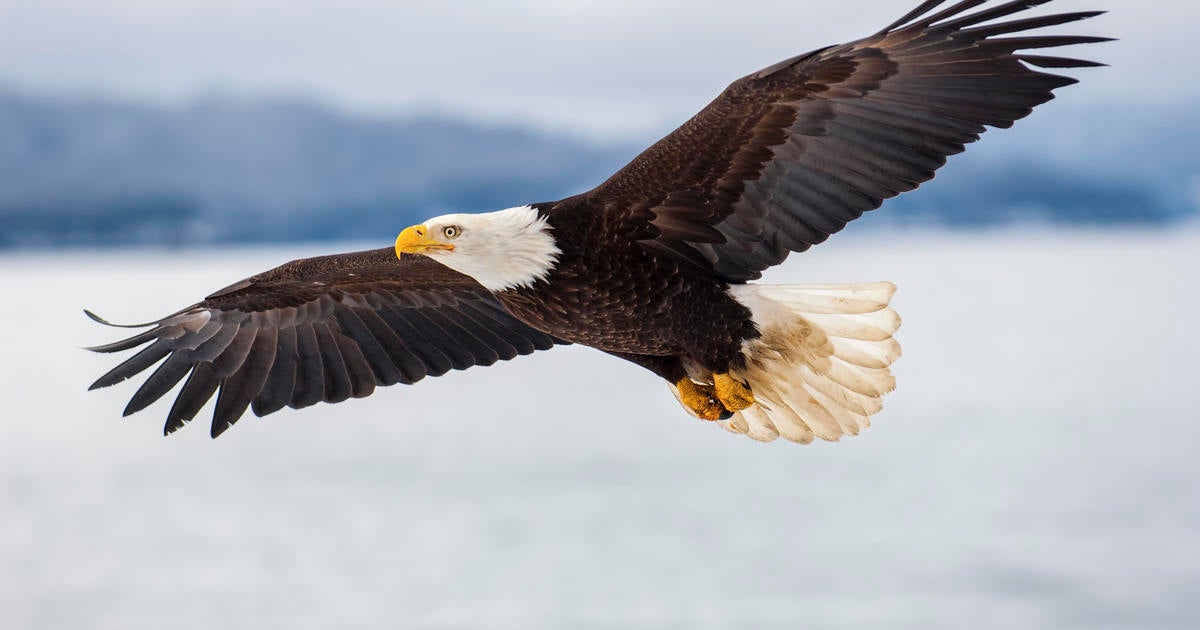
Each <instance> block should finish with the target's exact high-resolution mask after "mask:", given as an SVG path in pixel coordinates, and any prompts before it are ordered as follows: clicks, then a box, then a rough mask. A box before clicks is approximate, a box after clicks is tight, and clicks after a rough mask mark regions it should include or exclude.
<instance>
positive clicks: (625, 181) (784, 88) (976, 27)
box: [576, 0, 1107, 282]
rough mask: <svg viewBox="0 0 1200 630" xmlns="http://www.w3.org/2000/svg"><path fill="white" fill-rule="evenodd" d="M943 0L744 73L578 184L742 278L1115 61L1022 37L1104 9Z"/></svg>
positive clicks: (603, 207) (704, 266)
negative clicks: (677, 123) (1042, 9)
mask: <svg viewBox="0 0 1200 630" xmlns="http://www.w3.org/2000/svg"><path fill="white" fill-rule="evenodd" d="M945 2H946V0H929V1H927V2H924V3H923V4H921V5H920V6H919V7H917V8H916V9H914V10H913V11H912V12H910V13H909V14H908V15H906V16H904V17H903V18H901V19H900V20H898V21H897V22H895V23H893V24H892V25H890V26H888V27H887V28H885V29H884V30H883V31H880V32H879V33H877V34H875V35H872V36H870V37H867V38H865V39H861V40H858V41H855V42H851V43H848V44H842V45H840V46H831V47H828V48H824V49H821V50H817V51H814V52H811V53H808V54H805V55H800V56H798V57H794V58H792V59H787V60H785V61H782V62H780V63H777V64H775V65H773V66H771V67H769V68H766V69H764V70H762V71H760V72H756V73H754V74H752V75H749V76H747V77H744V78H742V79H739V80H738V81H735V82H734V83H733V84H732V85H730V86H729V87H728V88H727V89H726V90H725V91H724V92H723V93H722V94H721V95H720V96H719V97H717V99H716V100H715V101H713V102H712V103H711V104H709V105H708V106H707V107H705V108H704V109H703V110H702V111H701V112H700V113H699V114H697V115H696V116H695V117H693V118H692V119H691V120H689V121H687V122H686V123H684V124H683V126H681V127H680V128H679V129H677V130H675V131H674V132H672V133H671V134H670V135H668V136H667V137H665V138H663V139H662V140H661V141H659V142H658V143H657V144H655V145H654V146H652V147H650V148H649V149H647V150H646V151H645V152H643V153H642V154H641V155H639V156H638V157H637V158H635V159H634V160H633V161H632V162H631V163H630V164H629V165H627V166H626V167H625V168H623V169H622V170H621V171H619V172H618V173H616V174H615V175H613V176H612V177H611V178H610V179H609V180H608V181H606V182H604V183H603V184H601V185H600V186H598V187H597V188H595V189H594V190H592V191H590V192H588V193H585V194H584V195H580V196H579V197H578V198H576V199H578V200H582V201H585V202H586V205H587V206H588V207H591V208H594V209H600V211H603V212H612V213H621V214H622V216H621V217H619V219H620V220H619V221H614V222H612V223H610V224H615V225H617V226H619V227H618V228H617V229H619V230H621V231H623V235H624V236H626V237H628V238H633V239H636V240H639V241H641V242H642V243H643V244H645V245H646V246H648V247H651V248H653V249H655V250H658V251H661V252H666V253H667V254H668V256H669V257H671V258H674V259H676V260H677V261H679V262H680V263H681V264H686V265H691V266H693V268H696V269H697V270H699V271H703V272H709V273H711V272H715V273H716V274H717V275H718V276H719V277H721V278H722V279H724V280H727V281H731V282H739V281H746V280H751V279H754V278H757V277H759V275H760V272H761V271H762V270H764V269H766V268H767V267H770V266H772V265H776V264H779V263H780V262H782V261H783V260H784V258H786V257H787V255H788V253H789V252H794V251H803V250H805V249H808V248H809V247H810V246H812V245H814V244H816V243H820V242H822V241H824V240H825V239H826V238H828V237H829V235H831V234H833V233H835V232H837V231H839V230H841V229H842V228H843V227H845V225H846V223H847V222H849V221H852V220H854V219H856V218H858V217H859V216H861V215H862V213H863V212H864V211H867V210H872V209H875V208H878V207H879V206H880V204H881V203H882V202H883V200H884V199H887V198H890V197H894V196H896V195H898V194H900V193H903V192H906V191H909V190H912V189H914V188H916V187H917V186H918V185H920V184H921V183H923V182H925V181H928V180H929V179H932V178H933V175H934V171H935V170H937V169H938V168H939V167H941V166H942V165H943V164H945V162H946V158H947V156H949V155H953V154H956V153H959V152H961V151H963V149H964V145H966V144H968V143H971V142H974V141H975V140H978V139H979V136H980V134H981V133H983V132H984V129H985V125H987V126H992V127H1009V126H1011V125H1012V124H1013V122H1014V121H1016V120H1017V119H1019V118H1023V117H1024V116H1026V115H1028V114H1029V113H1030V112H1031V111H1032V110H1033V108H1034V107H1035V106H1037V105H1040V104H1042V103H1045V102H1046V101H1049V100H1050V99H1052V98H1054V95H1053V94H1052V91H1053V90H1054V89H1056V88H1059V87H1062V86H1065V85H1069V84H1071V83H1075V79H1072V78H1069V77H1063V76H1059V75H1055V74H1049V73H1045V72H1040V71H1037V70H1034V69H1032V67H1040V68H1077V67H1087V66H1096V65H1101V64H1097V63H1094V62H1090V61H1082V60H1079V59H1069V58H1064V57H1051V56H1041V55H1032V54H1027V53H1025V52H1022V51H1026V50H1031V49H1043V48H1053V47H1057V46H1065V45H1071V44H1082V43H1091V42H1100V41H1107V38H1101V37H1080V36H1063V35H1041V36H1018V37H1009V36H1008V35H1010V34H1013V33H1020V32H1022V31H1027V30H1029V29H1035V28H1039V27H1046V26H1054V25H1058V24H1065V23H1068V22H1072V21H1076V20H1081V19H1084V18H1088V17H1092V16H1095V15H1098V14H1099V13H1102V12H1086V13H1065V14H1059V15H1048V16H1041V17H1031V18H1024V19H1015V20H1010V21H999V22H996V21H995V20H1002V19H1003V18H1007V17H1009V16H1011V15H1013V14H1015V13H1019V12H1021V11H1024V10H1026V9H1029V8H1032V7H1035V6H1038V5H1042V4H1046V3H1047V2H1050V0H1017V1H1014V2H1004V3H1001V4H998V5H996V6H994V7H991V8H988V9H983V10H980V11H976V12H973V13H968V12H969V11H970V10H971V9H974V8H976V7H978V6H980V5H983V4H986V2H987V0H961V1H960V2H957V3H955V4H954V5H952V6H950V7H949V8H947V9H945V10H943V11H940V12H936V13H934V11H935V9H937V7H939V6H940V5H942V4H944V3H945Z"/></svg>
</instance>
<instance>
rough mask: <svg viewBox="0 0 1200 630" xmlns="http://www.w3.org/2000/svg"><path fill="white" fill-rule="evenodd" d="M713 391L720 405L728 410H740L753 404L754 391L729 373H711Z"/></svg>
mask: <svg viewBox="0 0 1200 630" xmlns="http://www.w3.org/2000/svg"><path fill="white" fill-rule="evenodd" d="M713 392H714V393H715V394H716V396H717V400H718V401H720V403H721V405H722V406H724V407H725V408H726V409H728V410H730V411H735V412H736V411H741V410H743V409H746V408H748V407H750V406H751V405H753V404H754V392H751V391H750V388H749V387H748V386H747V385H746V384H745V383H743V382H741V381H739V380H737V379H736V378H733V377H732V376H730V375H729V374H713Z"/></svg>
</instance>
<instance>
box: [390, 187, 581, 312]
mask: <svg viewBox="0 0 1200 630" xmlns="http://www.w3.org/2000/svg"><path fill="white" fill-rule="evenodd" d="M561 253H562V250H560V249H559V248H558V245H557V244H556V243H555V242H554V237H553V236H552V235H551V234H550V227H549V226H548V225H546V219H545V218H544V217H542V216H541V215H539V214H538V212H537V210H534V209H533V208H532V207H530V206H520V207H517V208H509V209H507V210H498V211H496V212H487V213H484V214H444V215H442V216H440V217H434V218H432V219H429V220H428V221H426V222H424V223H422V224H420V225H414V226H411V227H408V228H405V229H404V231H403V232H400V235H399V236H397V237H396V255H397V256H399V255H400V254H423V255H425V256H429V257H430V258H432V259H434V260H436V261H438V262H440V263H442V264H443V265H446V266H447V267H449V268H451V269H453V270H455V271H457V272H459V273H463V274H466V275H468V276H471V277H472V278H474V279H475V280H476V281H477V282H479V284H482V285H483V286H484V288H486V289H488V290H490V291H504V290H507V289H515V288H518V287H528V286H531V285H532V284H533V283H534V282H536V281H538V280H540V279H542V278H545V277H546V275H547V274H548V273H550V270H551V269H553V268H554V264H555V263H556V262H557V261H558V255H559V254H561Z"/></svg>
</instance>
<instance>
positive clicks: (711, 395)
mask: <svg viewBox="0 0 1200 630" xmlns="http://www.w3.org/2000/svg"><path fill="white" fill-rule="evenodd" d="M675 388H676V389H678V390H679V402H681V403H683V405H684V406H685V407H687V408H688V409H691V410H692V413H694V414H696V416H697V417H699V418H700V419H701V420H721V419H723V418H727V417H729V411H728V410H727V409H725V407H724V405H722V404H721V401H719V400H717V398H716V395H715V394H716V392H715V391H714V389H713V388H712V387H711V386H709V385H701V384H699V383H697V382H696V381H693V380H692V379H690V378H688V377H686V376H685V377H683V378H681V379H679V380H678V381H676V382H675Z"/></svg>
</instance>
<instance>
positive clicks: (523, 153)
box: [0, 87, 1200, 248]
mask: <svg viewBox="0 0 1200 630" xmlns="http://www.w3.org/2000/svg"><path fill="white" fill-rule="evenodd" d="M1052 106H1057V104H1055V105H1052ZM1194 111H1196V108H1194V107H1179V108H1163V109H1162V111H1158V112H1152V113H1151V114H1152V115H1147V112H1146V111H1145V108H1138V109H1137V110H1136V111H1135V110H1134V109H1132V108H1121V107H1111V108H1102V109H1099V110H1097V109H1078V108H1076V109H1067V108H1063V109H1060V110H1059V112H1057V113H1056V114H1055V115H1053V116H1051V115H1041V116H1038V115H1035V116H1033V117H1032V118H1031V119H1030V120H1028V121H1022V122H1021V123H1019V124H1018V127H1017V128H1016V129H1015V130H1012V131H1004V132H1003V133H989V134H987V141H986V142H984V143H982V144H981V145H980V146H978V147H972V148H971V150H969V151H968V152H967V153H966V154H965V155H963V156H959V157H955V158H952V159H951V164H950V165H949V166H948V167H947V168H946V169H944V170H943V171H940V172H939V176H938V178H937V180H936V181H935V182H933V183H931V184H926V185H925V186H924V187H923V188H922V190H921V191H919V192H916V193H910V194H908V195H904V196H902V197H901V198H900V199H898V200H895V201H891V202H888V204H886V205H885V208H884V211H883V212H879V213H876V214H877V215H878V217H877V218H873V219H872V220H871V223H872V224H874V225H881V226H882V225H894V224H902V225H925V224H932V225H949V226H957V227H987V226H996V225H1008V224H1013V223H1027V222H1035V223H1051V224H1086V225H1096V224H1098V225H1130V224H1138V225H1169V224H1173V223H1175V222H1178V221H1181V220H1184V219H1186V218H1189V217H1193V216H1195V215H1196V214H1197V211H1198V208H1200V157H1198V156H1200V152H1196V151H1194V150H1193V147H1194V146H1195V144H1196V142H1197V141H1200V121H1198V120H1197V119H1195V118H1194V117H1193V116H1191V115H1190V112H1194ZM665 131H667V130H666V129H664V133H665ZM651 141H653V138H647V139H645V140H644V141H641V142H635V141H620V142H614V143H612V144H611V145H608V146H598V145H596V144H590V143H587V142H584V141H582V140H577V139H572V138H566V137H563V136H561V135H557V134H554V133H550V132H546V131H539V130H535V129H526V128H520V127H515V126H505V125H499V124H484V123H478V122H471V121H465V120H457V119H452V118H448V117H437V116H434V115H419V116H417V115H397V116H396V117H394V118H365V117H357V116H353V115H349V114H345V113H342V112H340V111H338V110H337V109H335V108H332V107H329V106H325V105H323V104H320V103H318V102H315V101H311V100H305V99H301V98H275V99H270V98H267V99H245V98H235V97H224V96H213V97H208V98H204V99H199V100H196V101H193V102H192V103H190V104H187V105H184V106H179V107H167V106H151V105H143V104H137V103H130V102H119V101H113V100H101V99H95V98H79V97H61V96H54V97H50V96H39V95H36V94H32V93H29V92H24V91H19V90H15V89H11V88H3V87H0V247H7V248H12V247H48V246H63V245H86V246H106V245H127V244H135V243H143V242H156V243H168V244H171V243H197V242H282V241H297V240H323V239H355V238H367V237H378V235H379V234H392V233H394V232H395V231H396V230H398V229H399V228H401V227H403V226H405V225H408V224H410V223H412V222H415V221H418V220H421V219H424V218H426V217H429V216H431V215H436V214H441V213H445V212H475V211H486V210H494V209H498V208H503V207H508V206H512V205H518V204H521V203H527V202H534V201H543V200H551V199H557V198H560V197H564V196H567V195H570V194H573V193H576V192H579V191H582V190H586V189H587V188H589V187H591V186H594V185H595V184H597V183H599V182H600V181H603V180H604V179H605V178H606V177H608V176H609V175H610V174H611V173H612V172H613V171H614V170H616V169H618V168H620V167H621V166H622V165H623V164H624V163H625V162H627V161H628V160H629V159H631V158H632V157H633V156H634V155H636V154H637V152H638V151H640V150H641V149H642V148H643V147H644V146H648V145H649V143H650V142H651Z"/></svg>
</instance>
